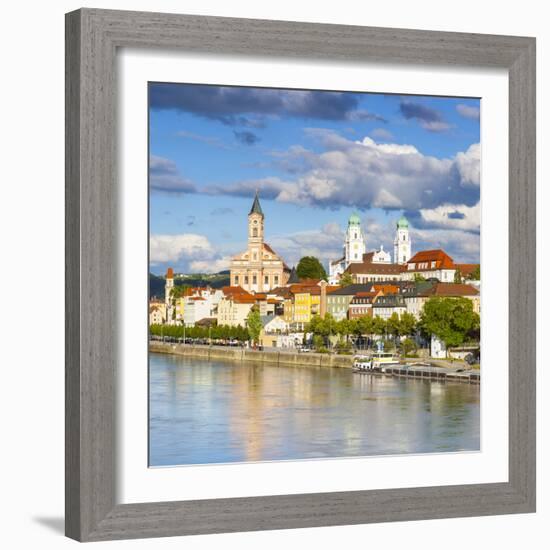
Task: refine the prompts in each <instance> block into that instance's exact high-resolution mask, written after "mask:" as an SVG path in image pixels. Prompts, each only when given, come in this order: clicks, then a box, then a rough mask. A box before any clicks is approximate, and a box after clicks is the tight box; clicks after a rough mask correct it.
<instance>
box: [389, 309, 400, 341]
mask: <svg viewBox="0 0 550 550" xmlns="http://www.w3.org/2000/svg"><path fill="white" fill-rule="evenodd" d="M386 327H387V329H386V330H387V333H388V334H391V335H392V336H399V334H400V328H401V324H400V322H399V315H398V314H397V313H395V312H393V313H392V314H391V317H390V318H389V319H388V320H387V322H386Z"/></svg>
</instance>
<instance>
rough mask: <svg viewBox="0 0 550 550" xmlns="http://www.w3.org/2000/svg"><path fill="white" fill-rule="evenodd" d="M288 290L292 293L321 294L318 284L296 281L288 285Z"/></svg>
mask: <svg viewBox="0 0 550 550" xmlns="http://www.w3.org/2000/svg"><path fill="white" fill-rule="evenodd" d="M290 292H291V293H292V294H321V287H320V286H319V285H304V284H301V283H297V284H295V285H290Z"/></svg>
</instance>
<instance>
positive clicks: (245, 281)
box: [244, 275, 248, 285]
mask: <svg viewBox="0 0 550 550" xmlns="http://www.w3.org/2000/svg"><path fill="white" fill-rule="evenodd" d="M244 284H245V285H247V284H248V275H245V276H244Z"/></svg>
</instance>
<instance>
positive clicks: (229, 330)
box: [150, 325, 250, 342]
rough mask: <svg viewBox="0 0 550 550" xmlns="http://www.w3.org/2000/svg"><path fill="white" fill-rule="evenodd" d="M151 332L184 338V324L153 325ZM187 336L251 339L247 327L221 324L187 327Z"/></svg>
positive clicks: (193, 337)
mask: <svg viewBox="0 0 550 550" xmlns="http://www.w3.org/2000/svg"><path fill="white" fill-rule="evenodd" d="M150 332H151V334H152V335H154V336H168V337H170V338H183V334H184V327H183V325H151V326H150ZM185 338H191V339H193V340H195V339H199V340H206V339H209V338H212V340H238V341H239V342H246V341H247V340H249V339H250V334H249V333H248V330H247V329H246V328H245V327H241V326H237V327H230V326H228V325H219V326H216V325H215V326H212V327H185Z"/></svg>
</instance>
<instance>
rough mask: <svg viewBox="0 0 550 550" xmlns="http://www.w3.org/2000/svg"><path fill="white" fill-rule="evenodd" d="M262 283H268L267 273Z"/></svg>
mask: <svg viewBox="0 0 550 550" xmlns="http://www.w3.org/2000/svg"><path fill="white" fill-rule="evenodd" d="M264 284H265V285H268V284H269V277H268V276H267V275H266V276H265V277H264Z"/></svg>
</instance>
